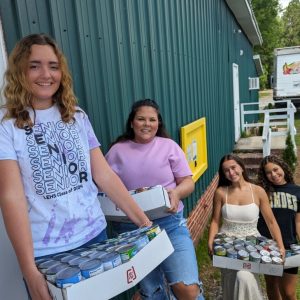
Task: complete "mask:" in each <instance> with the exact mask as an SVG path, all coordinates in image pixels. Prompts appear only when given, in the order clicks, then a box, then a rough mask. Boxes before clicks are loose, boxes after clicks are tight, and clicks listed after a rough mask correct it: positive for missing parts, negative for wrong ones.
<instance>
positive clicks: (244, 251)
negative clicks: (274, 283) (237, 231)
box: [213, 233, 284, 276]
mask: <svg viewBox="0 0 300 300" xmlns="http://www.w3.org/2000/svg"><path fill="white" fill-rule="evenodd" d="M213 266H215V267H219V268H225V269H233V270H247V271H249V272H253V273H260V274H267V275H273V276H282V273H283V268H284V262H283V259H282V258H281V256H280V253H279V250H278V247H277V245H276V242H275V241H273V240H270V239H267V238H265V237H262V236H258V237H255V236H247V237H245V238H242V239H240V238H235V237H227V236H226V235H224V234H222V233H219V234H217V236H216V238H215V240H214V256H213Z"/></svg>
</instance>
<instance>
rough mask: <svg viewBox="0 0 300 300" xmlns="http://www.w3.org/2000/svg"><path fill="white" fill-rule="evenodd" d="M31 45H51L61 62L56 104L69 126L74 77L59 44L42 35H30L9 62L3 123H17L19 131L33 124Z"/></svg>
mask: <svg viewBox="0 0 300 300" xmlns="http://www.w3.org/2000/svg"><path fill="white" fill-rule="evenodd" d="M32 45H48V46H50V47H52V49H53V51H54V53H55V54H56V56H57V58H58V62H59V67H60V70H61V73H62V78H61V82H60V86H59V88H58V90H57V91H56V93H55V94H54V95H53V101H54V102H55V103H56V104H57V106H58V108H59V111H60V113H61V118H62V120H63V121H64V122H66V123H67V122H70V121H71V120H73V119H74V114H75V111H76V103H77V99H76V97H75V95H74V92H73V83H72V77H71V74H70V71H69V68H68V64H67V60H66V58H65V56H64V54H63V53H62V51H61V50H60V49H59V47H58V45H57V44H56V42H55V41H54V40H53V39H52V38H51V37H49V36H48V35H46V34H43V33H42V34H31V35H28V36H26V37H24V38H22V39H21V40H20V41H19V42H18V43H17V44H16V46H15V48H14V49H13V51H12V52H11V54H10V56H9V58H8V68H7V70H6V72H5V85H4V90H3V93H4V97H5V99H6V103H5V104H4V107H5V108H6V114H5V115H4V119H15V120H16V121H15V125H16V126H17V127H18V128H24V126H29V127H32V126H33V124H34V121H32V120H31V119H30V116H29V112H28V108H32V109H33V105H32V102H33V95H32V92H31V90H30V88H29V85H28V81H27V78H26V73H27V69H28V60H29V56H30V53H31V47H32ZM33 111H34V109H33Z"/></svg>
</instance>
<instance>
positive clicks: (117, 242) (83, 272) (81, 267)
mask: <svg viewBox="0 0 300 300" xmlns="http://www.w3.org/2000/svg"><path fill="white" fill-rule="evenodd" d="M160 232H161V230H160V227H159V226H158V225H155V226H152V227H145V228H140V229H137V230H134V231H130V232H125V233H122V234H120V235H119V236H118V237H117V238H113V239H108V240H105V241H103V242H101V243H96V244H92V245H89V246H88V247H86V248H76V249H75V250H73V251H69V252H65V253H59V254H55V255H52V256H47V257H43V258H40V259H36V265H37V267H38V269H39V270H40V272H41V273H43V274H44V275H45V277H46V279H47V280H48V281H49V282H51V283H53V284H55V285H56V286H57V287H60V288H65V287H68V286H70V285H72V284H75V283H77V282H80V281H81V280H83V279H87V278H90V277H92V276H95V275H98V274H100V273H102V272H104V271H107V270H110V269H112V268H115V267H117V266H119V265H121V264H122V263H125V262H127V261H129V260H130V259H131V258H132V257H133V256H134V255H136V253H137V252H138V251H140V250H141V249H142V248H143V247H145V246H146V245H147V244H148V243H149V241H151V240H152V239H153V238H155V237H156V235H157V234H159V233H160Z"/></svg>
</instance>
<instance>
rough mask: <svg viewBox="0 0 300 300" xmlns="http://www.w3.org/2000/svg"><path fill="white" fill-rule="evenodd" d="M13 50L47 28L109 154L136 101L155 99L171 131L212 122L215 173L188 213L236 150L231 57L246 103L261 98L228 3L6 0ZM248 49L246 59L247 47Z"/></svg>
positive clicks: (1, 9)
mask: <svg viewBox="0 0 300 300" xmlns="http://www.w3.org/2000/svg"><path fill="white" fill-rule="evenodd" d="M0 13H1V20H2V23H3V29H4V37H5V41H6V46H7V50H8V52H10V51H11V50H12V48H13V46H14V45H15V43H16V41H17V40H18V39H19V38H21V37H22V36H24V35H27V34H30V33H35V32H46V33H48V34H50V35H52V36H53V37H54V38H55V39H56V40H57V42H58V43H59V44H60V46H61V47H62V49H63V51H64V53H65V54H66V56H67V58H68V61H69V65H70V68H71V70H72V74H73V78H74V86H75V91H76V95H77V96H78V99H79V103H80V105H81V106H82V107H83V108H84V109H85V110H86V111H87V113H88V115H89V116H90V118H91V121H92V123H93V125H94V128H95V131H96V134H97V136H98V137H99V140H100V141H101V143H102V146H103V151H104V152H106V151H107V149H108V145H109V144H110V143H111V142H112V141H113V140H114V139H115V138H116V137H117V136H118V135H119V134H120V133H121V132H122V130H123V128H124V124H125V120H126V117H127V114H128V112H129V108H130V106H131V104H132V102H133V101H134V100H137V99H140V98H145V97H149V98H154V99H156V100H157V101H158V103H159V104H160V106H161V110H162V115H163V117H164V120H165V123H166V124H167V128H168V130H169V132H170V134H171V135H172V137H173V138H174V139H175V140H176V141H177V142H180V141H179V129H180V127H181V126H183V125H185V124H187V123H190V122H192V121H194V120H196V119H198V118H200V117H206V120H207V139H208V141H207V145H208V162H209V167H208V170H207V171H206V172H205V173H204V175H203V176H202V177H201V178H200V180H199V182H198V183H197V186H196V191H195V193H194V194H193V196H192V197H190V198H189V199H188V201H186V203H187V205H186V212H188V211H190V210H191V209H192V208H193V206H194V204H195V203H196V201H197V200H198V199H199V197H200V196H201V194H202V193H203V191H204V190H205V189H206V187H207V186H208V184H209V183H210V181H211V179H212V177H213V176H214V175H215V173H216V170H217V165H218V161H219V158H220V157H221V156H222V155H223V154H224V153H226V152H229V151H231V150H232V149H233V145H234V127H233V126H234V121H233V120H234V118H233V92H232V84H233V83H232V63H236V64H238V65H239V78H240V99H241V102H250V101H257V92H256V91H255V92H253V91H249V89H248V77H254V76H256V71H255V65H254V62H253V59H252V56H253V51H252V46H251V44H250V43H249V41H248V40H247V38H246V37H245V35H244V34H243V33H241V34H239V33H237V29H239V28H240V27H239V25H238V24H237V22H236V20H235V18H234V17H233V15H232V14H231V11H230V10H229V9H228V7H227V5H226V2H225V1H223V0H201V1H200V0H189V1H182V0H98V1H96V0H50V1H47V0H15V1H11V0H1V3H0ZM241 49H242V50H243V52H244V54H243V55H242V56H241V55H240V50H241Z"/></svg>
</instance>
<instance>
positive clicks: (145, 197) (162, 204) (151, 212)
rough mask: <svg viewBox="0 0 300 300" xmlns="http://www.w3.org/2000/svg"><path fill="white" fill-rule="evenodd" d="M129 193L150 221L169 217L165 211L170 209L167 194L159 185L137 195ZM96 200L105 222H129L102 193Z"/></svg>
mask: <svg viewBox="0 0 300 300" xmlns="http://www.w3.org/2000/svg"><path fill="white" fill-rule="evenodd" d="M129 193H130V194H131V195H132V197H133V199H134V200H135V201H136V203H137V204H138V205H139V207H140V208H141V209H142V210H143V211H144V212H145V214H146V215H147V216H148V218H149V219H150V220H155V219H158V218H162V217H165V216H168V215H170V213H168V212H167V209H168V208H170V200H169V196H168V192H167V191H166V190H165V189H164V188H163V187H162V186H161V185H157V186H155V187H153V188H151V189H149V190H147V191H144V192H140V193H137V194H133V191H129ZM98 199H99V201H100V203H101V208H102V211H103V213H104V215H105V217H106V219H107V220H110V221H118V222H130V220H129V218H128V217H127V216H126V215H125V214H124V212H123V211H122V210H121V209H120V208H119V207H118V206H117V205H116V204H115V203H114V202H112V201H111V200H110V199H109V198H108V197H107V196H106V195H105V194H104V193H99V195H98Z"/></svg>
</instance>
